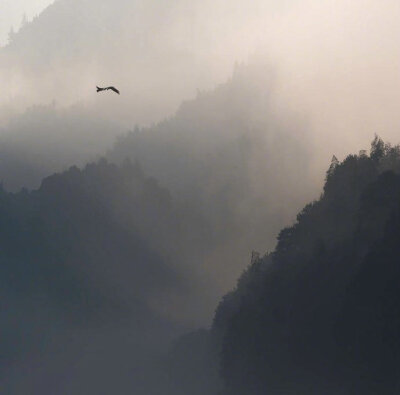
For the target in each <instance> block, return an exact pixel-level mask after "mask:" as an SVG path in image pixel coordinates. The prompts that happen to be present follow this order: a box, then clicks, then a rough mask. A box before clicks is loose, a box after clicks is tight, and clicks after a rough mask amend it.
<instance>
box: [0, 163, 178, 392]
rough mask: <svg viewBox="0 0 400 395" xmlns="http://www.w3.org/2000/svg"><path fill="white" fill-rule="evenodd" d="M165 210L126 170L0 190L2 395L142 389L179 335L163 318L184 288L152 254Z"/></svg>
mask: <svg viewBox="0 0 400 395" xmlns="http://www.w3.org/2000/svg"><path fill="white" fill-rule="evenodd" d="M172 211H173V208H172V204H171V199H170V195H169V193H168V191H167V190H165V189H163V188H161V187H159V186H158V184H157V182H156V181H155V180H154V179H151V178H149V177H146V176H144V174H143V172H142V171H141V169H140V167H139V166H138V165H132V164H130V163H129V162H126V163H125V164H124V165H122V166H120V167H117V166H115V165H112V164H110V163H108V162H106V161H105V160H102V161H99V162H98V163H95V164H89V165H87V166H86V167H85V168H84V169H82V170H80V169H78V168H76V167H73V168H71V169H69V170H68V171H66V172H64V173H61V174H55V175H53V176H51V177H48V178H46V179H45V180H44V181H43V182H42V184H41V186H40V188H39V189H38V190H35V191H32V192H28V191H26V190H22V191H21V192H19V193H15V194H12V193H8V192H6V191H5V190H1V191H0V283H1V286H0V289H1V300H2V302H1V310H0V317H1V334H2V336H1V341H0V350H1V352H0V355H1V358H0V380H1V383H2V388H3V389H4V391H5V393H10V394H11V393H15V394H16V393H32V394H41V393H49V392H51V393H58V394H71V393H93V394H94V393H96V394H99V393H110V392H112V391H116V392H117V393H123V391H125V390H126V389H127V388H130V389H131V390H132V391H134V392H135V390H134V389H135V388H138V386H139V387H140V386H142V385H144V382H146V380H147V378H146V377H147V376H146V375H148V374H149V372H150V370H149V368H148V364H149V360H150V359H151V358H153V359H155V358H156V356H157V355H158V354H159V353H161V351H162V349H163V347H166V344H167V341H168V340H169V339H170V337H171V336H172V334H176V333H177V332H176V330H177V328H178V327H179V326H180V325H181V324H180V321H179V319H178V318H177V316H178V315H179V314H173V312H172V311H171V310H172V309H171V310H170V312H169V313H168V311H167V310H168V308H169V307H171V305H170V299H169V298H173V297H174V295H176V294H179V293H180V292H183V290H184V286H183V282H182V278H181V276H180V274H178V271H177V268H176V266H174V264H173V263H172V262H171V259H170V258H169V257H168V254H167V253H166V249H165V248H164V247H163V246H165V245H166V244H167V243H166V239H165V238H163V235H164V234H167V229H168V224H170V223H171V222H172V221H173V220H171V218H173V217H174V216H173V215H171V213H172ZM150 234H151V237H150V236H149V235H150ZM116 358H117V360H118V363H117V364H116V363H113V361H115V359H116ZM152 363H154V361H152ZM128 366H130V368H129V369H128V368H127V367H128ZM134 366H136V368H134ZM153 370H154V369H153ZM152 374H156V373H155V372H153V373H152ZM21 375H22V376H23V377H24V379H23V380H21ZM94 377H96V379H94ZM154 385H155V384H154ZM157 385H158V384H157ZM160 385H161V384H160ZM85 388H86V389H85ZM81 391H83V392H81ZM120 391H122V392H120Z"/></svg>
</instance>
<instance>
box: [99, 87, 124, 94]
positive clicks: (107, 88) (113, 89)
mask: <svg viewBox="0 0 400 395" xmlns="http://www.w3.org/2000/svg"><path fill="white" fill-rule="evenodd" d="M96 88H97V91H96V92H101V91H108V90H112V91H114V92H115V93H118V94H119V90H118V89H117V88H115V87H114V86H107V87H106V88H99V87H98V86H96Z"/></svg>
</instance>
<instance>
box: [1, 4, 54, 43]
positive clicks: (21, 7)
mask: <svg viewBox="0 0 400 395" xmlns="http://www.w3.org/2000/svg"><path fill="white" fill-rule="evenodd" d="M53 1H54V0H0V45H4V44H5V43H6V42H7V37H8V32H9V31H10V29H11V26H13V27H14V30H18V28H19V26H20V24H21V21H22V17H23V15H24V13H25V14H26V17H27V18H28V20H31V19H32V18H33V17H34V16H36V15H38V14H39V13H40V12H41V11H42V10H43V9H44V8H46V7H47V6H48V5H49V4H51V3H53Z"/></svg>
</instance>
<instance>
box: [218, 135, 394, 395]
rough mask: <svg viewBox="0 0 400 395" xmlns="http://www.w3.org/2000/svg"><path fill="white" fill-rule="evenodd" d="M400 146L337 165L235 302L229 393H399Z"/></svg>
mask: <svg viewBox="0 0 400 395" xmlns="http://www.w3.org/2000/svg"><path fill="white" fill-rule="evenodd" d="M399 169H400V148H399V147H393V148H392V147H390V146H388V145H386V146H385V145H384V144H383V142H382V141H381V140H379V139H375V140H374V142H373V144H372V150H371V155H370V156H367V155H365V153H361V154H360V155H359V156H354V155H351V156H349V157H347V158H346V159H345V160H344V161H343V162H342V163H338V162H337V161H336V160H333V162H332V166H331V168H330V169H329V171H328V173H327V179H326V184H325V187H324V192H323V194H322V196H321V198H320V199H319V200H318V201H315V202H313V203H311V204H309V205H307V206H306V207H305V208H304V209H303V210H302V212H301V213H300V214H299V215H298V217H297V221H296V223H295V224H294V225H293V226H291V227H289V228H286V229H284V230H282V231H281V233H280V234H279V238H278V245H277V247H276V249H275V251H274V252H273V253H271V254H269V255H266V256H264V257H263V258H261V259H258V260H256V261H255V262H253V264H252V265H251V266H250V267H249V268H248V270H247V271H246V272H245V273H244V274H243V275H242V277H241V278H240V280H239V282H238V285H237V289H236V290H235V291H234V292H232V293H231V294H228V295H227V296H225V298H224V299H223V301H222V302H221V303H220V305H219V307H218V309H217V313H216V316H215V320H214V326H213V333H214V335H215V336H217V338H219V339H222V340H220V351H221V361H220V362H221V372H222V376H223V380H224V384H225V391H226V393H227V394H229V395H231V394H235V395H238V394H251V395H253V394H254V395H256V394H257V395H258V394H266V393H268V394H272V395H273V394H321V393H324V394H339V393H340V394H361V393H363V394H378V393H379V394H394V393H398V391H399V388H400V387H399V385H400V370H399V369H400V360H399V358H400V346H399V345H400V319H399V313H400V291H399V289H400V288H399V284H400V266H399V264H400V254H399V253H400V175H399Z"/></svg>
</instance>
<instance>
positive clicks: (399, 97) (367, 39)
mask: <svg viewBox="0 0 400 395" xmlns="http://www.w3.org/2000/svg"><path fill="white" fill-rule="evenodd" d="M0 13H1V10H0ZM28 16H29V15H28ZM28 19H29V18H28ZM399 19H400V5H399V3H398V1H395V0H384V1H378V0H353V1H351V2H349V1H345V0H326V1H323V2H321V1H318V0H285V1H280V2H278V1H272V0H254V1H252V2H250V3H249V2H246V1H244V0H213V1H211V0H203V1H197V0H170V1H164V2H160V1H157V0H134V1H131V0H115V1H110V0H56V1H54V3H53V4H51V5H50V6H48V7H47V8H46V9H45V10H44V11H43V12H42V13H41V14H40V15H39V16H38V17H36V18H34V19H33V20H31V21H29V22H27V23H24V24H23V25H22V26H21V27H20V29H19V30H18V31H17V32H15V34H13V35H11V36H10V38H9V43H8V44H7V45H6V46H4V47H2V48H0V86H1V87H2V88H1V91H2V94H1V95H0V180H1V181H2V188H1V190H0V225H1V226H0V234H1V235H2V237H3V238H2V243H3V248H2V249H1V248H0V254H1V255H0V257H1V259H2V260H3V261H4V262H6V263H7V264H5V265H4V268H3V269H1V270H4V273H3V274H4V280H2V282H3V283H4V284H3V290H2V291H1V292H2V293H4V299H5V300H6V301H7V308H5V309H4V310H2V311H1V312H0V314H1V316H2V317H3V319H4V322H5V324H4V327H3V330H4V333H5V334H6V338H7V341H5V342H4V343H3V344H1V348H2V349H4V355H5V357H4V359H0V362H1V365H0V366H1V372H0V378H1V380H2V381H4V384H5V385H7V386H8V387H7V388H9V393H25V392H26V391H27V390H26V389H27V388H33V392H32V393H33V394H36V393H38V394H39V393H45V392H46V391H47V392H48V391H50V392H52V393H60V394H72V393H73V394H76V393H85V394H91V393H93V394H94V393H96V394H97V393H110V392H112V391H113V390H114V392H115V393H121V394H123V393H126V390H127V389H129V391H138V392H137V393H138V394H139V395H140V394H143V395H144V394H153V393H154V394H156V393H166V394H169V393H170V394H171V395H172V394H174V395H176V394H179V393H185V390H184V389H183V387H182V388H180V385H179V383H177V381H176V378H177V377H180V379H182V380H184V381H185V380H186V384H185V385H187V386H189V388H190V386H191V383H192V381H191V380H192V378H190V379H189V378H188V377H191V376H190V374H189V376H187V375H186V373H183V372H190V371H193V370H196V369H199V370H200V371H201V372H203V373H204V372H207V374H211V376H212V374H213V373H209V372H208V370H207V369H209V366H208V365H210V366H214V365H213V364H214V363H216V362H215V360H216V359H217V358H216V357H215V355H217V354H218V352H217V351H218V347H216V348H215V349H214V348H213V347H212V344H211V343H210V340H209V338H208V337H207V335H206V334H205V332H202V331H200V332H195V333H194V334H192V335H189V337H184V338H181V339H180V340H178V341H177V342H176V343H174V344H175V346H174V348H173V352H172V354H168V356H166V354H165V350H166V349H168V348H171V339H177V338H178V336H179V335H181V334H182V333H184V332H186V331H188V330H194V329H198V328H201V327H209V326H210V325H211V322H212V319H213V316H214V312H215V309H216V307H217V305H218V303H219V301H220V300H221V298H222V296H223V295H224V294H226V293H227V292H229V291H230V290H232V289H234V287H235V284H236V282H237V279H238V278H239V276H240V275H241V273H242V272H243V271H244V270H245V268H246V267H247V266H248V264H249V263H250V259H251V258H250V257H251V256H252V251H258V252H259V253H261V255H263V254H264V253H267V252H269V251H272V250H274V248H275V245H276V237H277V235H278V234H279V231H280V230H281V229H282V228H284V227H285V226H288V225H291V224H293V222H294V221H295V219H296V214H297V213H298V212H299V211H300V210H301V209H302V207H304V205H305V204H306V203H307V202H310V201H313V200H314V199H317V198H318V197H319V195H320V193H321V190H322V187H323V182H324V179H325V177H326V171H327V169H328V168H329V166H330V160H331V157H332V155H333V154H334V155H336V156H337V157H338V158H339V159H340V160H341V159H343V158H344V157H345V156H346V155H348V154H349V153H350V152H358V151H359V150H360V149H368V148H369V143H370V141H371V139H372V138H373V136H374V134H375V133H377V134H379V135H380V136H381V137H383V138H384V139H385V140H391V141H393V142H397V140H398V137H397V131H398V130H399V127H400V115H399V111H398V108H397V107H398V104H399V103H400V74H399V66H400V51H399V47H400V45H399V44H400V26H399V24H398V21H399ZM0 22H1V19H0ZM110 85H113V86H115V87H116V88H118V89H119V90H120V95H117V94H116V93H114V92H112V91H104V92H99V93H97V92H96V86H100V87H103V86H110ZM101 157H105V158H106V160H105V159H99V158H101ZM335 163H336V162H335ZM71 166H73V167H71ZM75 166H78V167H79V169H78V168H77V167H75ZM68 169H69V170H68ZM54 173H58V174H56V175H54ZM21 188H23V189H22V190H21ZM25 188H27V189H25ZM20 190H21V191H20ZM254 256H259V255H258V254H253V257H254ZM60 278H62V281H61V282H59V280H60ZM38 279H39V280H38ZM228 299H229V298H228ZM224 300H225V299H224ZM13 311H16V312H17V314H15V315H14V314H13ZM21 327H24V328H28V329H26V330H22V329H21ZM29 328H30V329H29ZM193 339H194V340H193ZM193 344H195V345H196V346H195V347H198V348H197V349H196V350H197V351H196V352H198V353H199V354H201V355H202V357H201V358H199V359H193V358H192V359H191V358H190V357H188V355H190V354H191V353H192V352H193V349H192V348H191V347H192V346H193ZM209 348H210V349H212V350H213V351H212V352H210V353H211V354H212V358H211V359H212V361H211V362H210V361H208V362H210V363H208V362H206V363H204V360H203V359H202V358H203V357H204V355H203V353H204V354H207V352H208V350H209ZM204 350H207V352H206V351H204ZM208 357H209V355H208V354H207V356H206V357H204V359H205V360H207V358H208ZM214 357H215V358H214ZM170 358H172V362H171V360H170ZM115 360H117V361H118V363H117V364H114V363H113V361H115ZM188 360H190V363H189V364H188V365H187V366H186V370H185V369H183V370H181V367H183V366H182V365H185V364H186V363H187V362H188ZM3 361H4V362H3ZM179 361H182V362H181V363H180V362H179ZM206 365H207V366H206ZM188 366H189V367H190V368H189V367H188ZM131 367H132V368H131ZM192 367H193V368H192ZM20 372H23V373H22V374H23V375H24V377H25V380H23V381H19V379H18V377H20V375H21V373H20ZM99 372H100V376H101V379H97V378H95V376H98V375H99ZM214 373H215V372H214ZM204 374H205V373H204ZM131 375H132V377H131ZM153 376H154V377H157V380H154V377H153ZM184 376H187V377H186V379H185V377H184ZM199 377H202V375H201V374H200V375H199V376H198V377H196V378H193V380H194V381H196V380H198V381H200V382H201V381H202V380H199ZM214 380H215V381H214ZM155 381H157V382H158V384H157V385H155ZM178 381H179V380H178ZM206 381H207V380H206ZM116 382H118V385H117V384H116ZM210 383H211V384H209V385H210V386H211V387H213V389H212V391H214V390H216V388H217V387H219V385H220V383H219V380H218V378H216V377H214V376H213V378H212V379H211V380H210ZM197 385H198V387H196V388H197V390H196V389H195V388H192V393H195V394H197V393H199V394H201V393H210V394H211V393H212V391H211V390H210V388H207V387H204V386H203V385H205V384H204V383H200V384H199V383H197ZM185 388H187V387H185ZM199 388H200V389H199ZM79 391H80V392H79ZM196 391H198V392H196ZM202 391H203V392H202ZM189 392H190V391H189ZM135 393H136V392H135ZM186 393H187V392H186ZM227 394H228V393H227ZM229 395H230V394H229Z"/></svg>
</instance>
